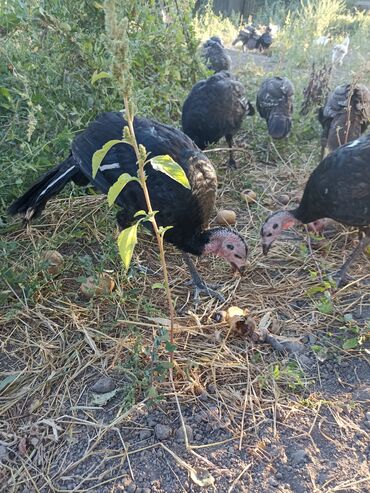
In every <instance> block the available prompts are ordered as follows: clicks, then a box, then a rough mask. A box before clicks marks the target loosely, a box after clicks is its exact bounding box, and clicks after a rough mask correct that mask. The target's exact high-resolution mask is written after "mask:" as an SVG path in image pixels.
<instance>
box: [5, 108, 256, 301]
mask: <svg viewBox="0 0 370 493" xmlns="http://www.w3.org/2000/svg"><path fill="white" fill-rule="evenodd" d="M126 124H127V122H126V121H125V120H124V117H123V114H122V113H119V112H114V113H113V112H111V113H104V114H102V115H101V116H100V117H99V118H98V119H97V120H96V121H94V122H92V123H91V124H90V125H89V127H88V128H87V129H86V130H85V131H84V132H82V133H81V134H80V135H78V136H77V137H76V138H75V139H74V141H73V143H72V148H71V154H70V156H69V157H68V158H67V159H66V160H65V161H63V162H62V163H61V164H59V165H57V166H55V167H54V168H52V169H51V170H50V171H49V172H48V173H46V174H45V175H44V176H42V177H41V178H40V179H39V180H38V182H36V183H35V184H34V185H33V186H32V187H31V188H30V189H29V190H28V191H27V192H26V193H25V194H24V195H23V196H22V197H20V198H19V199H17V200H16V201H15V202H14V203H13V204H12V205H11V206H10V208H9V213H10V214H12V215H14V214H17V213H20V214H24V216H25V220H26V221H29V220H30V219H31V218H32V217H33V216H37V215H38V214H40V212H41V211H42V209H43V208H44V207H45V205H46V202H47V201H48V200H49V199H50V198H51V197H53V196H54V195H56V194H57V193H58V192H59V191H60V190H62V188H63V187H64V186H65V185H66V184H67V183H68V182H69V181H74V182H76V183H77V184H81V185H82V184H85V185H86V184H88V183H91V184H92V185H93V186H95V187H96V188H97V189H98V190H100V191H101V192H103V193H107V192H108V190H109V188H110V187H111V185H113V184H114V183H115V182H116V181H117V179H118V178H119V176H120V175H122V174H123V173H129V174H130V175H133V176H136V174H137V160H136V155H135V153H134V150H133V148H132V146H131V145H129V144H124V143H120V144H116V145H115V146H113V147H112V148H111V150H110V151H109V152H108V154H107V155H106V157H105V158H104V160H103V162H102V163H101V165H100V168H99V171H98V173H97V175H96V176H95V178H93V177H92V167H91V163H92V157H93V155H94V153H95V152H96V151H97V150H98V149H101V148H102V147H103V145H104V144H105V143H106V142H108V141H110V140H112V139H122V131H123V128H124V126H125V125H126ZM134 128H135V134H136V138H137V141H138V143H139V144H142V145H143V146H144V147H145V148H146V150H147V152H148V153H150V156H152V157H155V156H158V155H166V154H167V155H169V156H171V157H172V159H174V160H175V161H176V162H177V163H178V164H179V165H180V166H181V167H182V168H183V170H184V171H185V173H186V175H187V177H188V180H189V183H190V185H191V189H190V190H189V189H187V188H184V187H183V186H181V185H180V184H179V183H177V182H176V181H174V180H172V179H171V178H169V177H168V176H166V175H165V174H163V173H161V172H159V171H156V170H154V169H153V168H152V166H151V165H146V167H145V170H146V174H147V184H148V189H149V194H150V197H151V202H152V206H153V210H157V211H159V212H158V214H157V215H156V219H157V222H158V225H159V226H173V228H172V229H169V230H168V231H167V232H166V234H165V240H166V241H167V242H169V243H172V244H173V245H175V246H176V247H178V248H179V249H180V250H181V251H182V252H184V256H185V259H186V263H187V264H188V266H189V267H190V271H191V274H192V277H193V281H194V284H195V287H196V294H197V293H199V292H200V291H205V292H207V293H208V294H211V295H213V296H216V297H220V295H218V293H217V292H214V291H212V290H210V289H209V288H207V286H206V285H205V284H204V283H203V281H202V280H201V279H200V277H199V275H198V274H197V272H196V270H195V266H194V265H193V264H192V262H191V259H190V257H189V256H188V254H189V253H191V254H193V255H198V256H200V255H204V254H214V255H217V256H220V257H223V258H225V259H226V260H228V262H229V263H230V264H231V266H232V268H233V270H234V271H235V270H239V271H240V272H241V271H242V270H243V268H244V266H245V262H246V257H247V246H246V243H245V241H244V240H243V238H242V237H241V236H240V235H239V234H238V233H237V232H235V231H232V230H231V229H229V228H213V229H207V228H208V222H209V219H210V216H211V214H212V211H213V207H214V204H215V198H216V189H217V176H216V172H215V169H214V167H213V166H212V164H211V162H210V161H209V160H208V159H207V157H206V156H204V155H203V154H202V153H201V152H200V151H199V149H198V148H197V147H196V146H195V144H194V143H193V142H192V141H191V140H190V139H189V137H187V136H186V135H184V134H183V133H182V132H181V131H180V130H177V129H175V128H173V127H170V126H168V125H162V124H160V123H158V122H156V121H154V120H149V119H146V118H139V117H136V118H135V120H134ZM116 204H117V205H118V206H119V207H120V210H119V212H118V214H117V221H118V224H119V226H120V228H122V229H124V228H126V227H128V226H130V225H131V224H132V223H133V221H135V219H134V214H135V213H136V212H137V211H139V210H147V207H146V202H145V199H144V195H143V192H142V189H141V186H140V185H139V184H138V183H137V182H130V183H128V184H127V185H126V187H125V188H124V189H123V191H122V192H121V193H120V195H119V196H118V198H117V200H116ZM145 224H147V225H148V227H151V226H149V223H145Z"/></svg>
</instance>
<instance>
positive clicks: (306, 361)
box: [298, 354, 312, 367]
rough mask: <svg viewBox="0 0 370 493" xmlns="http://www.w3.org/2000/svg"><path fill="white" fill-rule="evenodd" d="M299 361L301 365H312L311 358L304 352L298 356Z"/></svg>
mask: <svg viewBox="0 0 370 493" xmlns="http://www.w3.org/2000/svg"><path fill="white" fill-rule="evenodd" d="M298 359H299V362H300V363H301V365H302V366H309V367H310V366H312V361H311V358H309V357H308V356H306V355H305V354H301V355H300V356H299V357H298Z"/></svg>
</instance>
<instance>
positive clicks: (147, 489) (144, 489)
mask: <svg viewBox="0 0 370 493" xmlns="http://www.w3.org/2000/svg"><path fill="white" fill-rule="evenodd" d="M141 493H150V488H141Z"/></svg>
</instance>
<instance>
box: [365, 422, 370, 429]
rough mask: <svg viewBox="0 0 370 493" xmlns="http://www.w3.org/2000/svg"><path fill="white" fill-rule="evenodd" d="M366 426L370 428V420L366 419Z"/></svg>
mask: <svg viewBox="0 0 370 493" xmlns="http://www.w3.org/2000/svg"><path fill="white" fill-rule="evenodd" d="M365 426H366V428H368V429H369V430H370V421H365Z"/></svg>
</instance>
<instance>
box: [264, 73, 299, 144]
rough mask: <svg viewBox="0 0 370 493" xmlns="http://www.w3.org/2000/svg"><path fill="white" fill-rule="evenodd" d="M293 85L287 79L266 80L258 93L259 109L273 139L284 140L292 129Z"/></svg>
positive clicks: (273, 78)
mask: <svg viewBox="0 0 370 493" xmlns="http://www.w3.org/2000/svg"><path fill="white" fill-rule="evenodd" d="M293 96H294V88H293V84H292V83H291V82H290V80H289V79H287V78H286V77H269V78H268V79H265V80H264V81H263V82H262V84H261V87H260V89H259V91H258V93H257V109H258V112H259V114H260V116H261V117H262V118H264V119H265V120H266V122H267V127H268V132H269V134H270V136H271V137H272V138H273V139H284V138H285V137H287V136H288V135H289V133H290V131H291V128H292V113H293Z"/></svg>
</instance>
